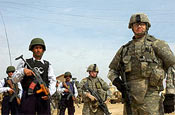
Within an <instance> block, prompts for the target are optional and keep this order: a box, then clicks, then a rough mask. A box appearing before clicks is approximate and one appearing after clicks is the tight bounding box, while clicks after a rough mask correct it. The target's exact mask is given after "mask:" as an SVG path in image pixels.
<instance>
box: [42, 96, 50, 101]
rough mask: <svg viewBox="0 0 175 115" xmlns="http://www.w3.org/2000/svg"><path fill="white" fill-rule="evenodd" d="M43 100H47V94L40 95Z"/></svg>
mask: <svg viewBox="0 0 175 115" xmlns="http://www.w3.org/2000/svg"><path fill="white" fill-rule="evenodd" d="M41 98H42V99H43V100H48V99H49V98H48V96H42V97H41Z"/></svg>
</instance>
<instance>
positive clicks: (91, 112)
mask: <svg viewBox="0 0 175 115" xmlns="http://www.w3.org/2000/svg"><path fill="white" fill-rule="evenodd" d="M87 72H89V76H88V77H86V78H84V79H82V80H81V82H80V84H79V86H78V92H79V93H80V95H81V97H82V98H83V101H84V106H83V110H82V115H104V111H103V110H102V109H101V108H100V107H99V106H98V101H97V99H96V98H95V96H93V95H92V94H91V93H90V92H89V91H87V90H86V89H85V88H84V85H85V84H88V86H89V88H90V89H91V90H93V91H95V92H96V93H97V94H98V95H99V96H100V97H101V98H102V101H103V102H104V101H106V98H107V97H106V96H107V90H108V89H109V86H108V84H107V83H106V82H105V81H103V79H102V78H100V77H98V76H97V75H98V72H99V70H98V67H97V65H96V64H92V65H90V66H89V67H88V69H87Z"/></svg>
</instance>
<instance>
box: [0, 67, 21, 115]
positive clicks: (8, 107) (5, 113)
mask: <svg viewBox="0 0 175 115" xmlns="http://www.w3.org/2000/svg"><path fill="white" fill-rule="evenodd" d="M14 72H15V67H14V66H8V67H7V70H6V73H7V74H8V77H7V78H4V79H2V80H1V81H0V93H3V100H2V110H1V114H2V115H9V114H10V113H11V114H12V115H18V114H19V106H20V98H21V94H22V87H21V84H20V83H18V84H12V85H13V86H14V88H12V87H10V86H11V84H9V82H11V81H10V80H11V79H12V75H13V73H14ZM11 83H12V82H11ZM15 91H16V92H15ZM14 92H15V93H16V94H17V95H18V97H14V98H13V97H12V96H13V95H14ZM17 98H18V101H17Z"/></svg>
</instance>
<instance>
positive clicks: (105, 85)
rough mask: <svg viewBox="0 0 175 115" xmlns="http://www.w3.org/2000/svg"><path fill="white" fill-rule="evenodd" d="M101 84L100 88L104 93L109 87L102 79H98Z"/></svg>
mask: <svg viewBox="0 0 175 115" xmlns="http://www.w3.org/2000/svg"><path fill="white" fill-rule="evenodd" d="M99 80H100V82H101V84H102V88H103V90H104V91H107V90H108V89H109V85H108V84H107V83H106V82H105V81H104V80H103V79H102V78H99Z"/></svg>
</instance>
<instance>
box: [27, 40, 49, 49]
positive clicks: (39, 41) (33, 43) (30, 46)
mask: <svg viewBox="0 0 175 115" xmlns="http://www.w3.org/2000/svg"><path fill="white" fill-rule="evenodd" d="M35 45H41V46H43V50H44V51H45V50H46V46H45V43H44V40H43V39H41V38H34V39H32V41H31V42H30V45H29V50H30V51H32V49H33V47H34V46H35Z"/></svg>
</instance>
